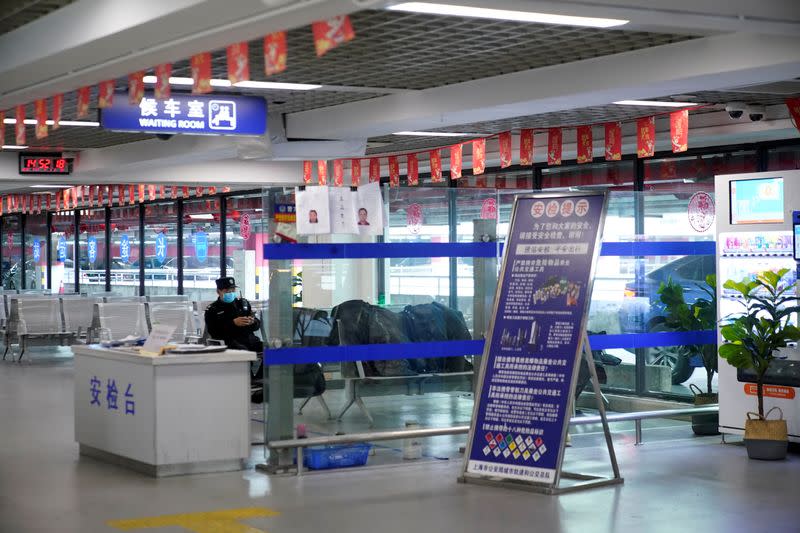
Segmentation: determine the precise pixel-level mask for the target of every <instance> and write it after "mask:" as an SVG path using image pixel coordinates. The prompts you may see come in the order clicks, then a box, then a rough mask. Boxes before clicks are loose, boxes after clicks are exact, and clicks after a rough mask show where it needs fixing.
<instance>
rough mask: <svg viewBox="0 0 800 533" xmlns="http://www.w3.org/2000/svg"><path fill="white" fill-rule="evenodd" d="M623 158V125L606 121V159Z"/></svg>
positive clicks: (617, 159)
mask: <svg viewBox="0 0 800 533" xmlns="http://www.w3.org/2000/svg"><path fill="white" fill-rule="evenodd" d="M620 159H622V125H621V124H620V123H619V122H606V161H619V160H620Z"/></svg>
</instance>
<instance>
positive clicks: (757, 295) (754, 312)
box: [719, 268, 800, 419]
mask: <svg viewBox="0 0 800 533" xmlns="http://www.w3.org/2000/svg"><path fill="white" fill-rule="evenodd" d="M787 272H789V269H787V268H784V269H781V270H779V271H778V272H771V271H769V270H767V271H764V272H761V273H759V274H758V275H757V276H756V278H755V279H754V280H751V279H749V278H745V279H743V280H742V281H734V280H728V281H726V282H725V284H724V285H723V287H725V288H726V289H729V290H733V291H736V292H737V293H739V294H740V295H741V297H742V300H741V302H740V303H741V304H742V305H743V306H744V311H743V312H742V313H739V314H736V315H732V316H731V317H726V318H725V319H724V320H723V325H722V327H721V328H720V331H721V333H722V336H723V337H724V338H725V340H727V341H728V342H727V343H725V344H723V345H722V346H720V347H719V356H720V357H722V358H723V359H725V360H726V361H728V363H730V364H731V365H732V366H734V367H735V368H737V369H742V370H748V369H752V370H754V371H755V374H756V384H757V387H758V389H757V394H758V415H759V417H760V418H761V419H763V418H764V376H765V375H766V373H767V370H768V369H769V367H770V365H771V364H772V361H774V360H775V353H776V352H777V351H778V350H779V349H781V348H784V347H786V345H787V344H788V343H789V342H792V341H797V340H800V329H798V328H797V327H795V326H792V325H790V324H788V320H789V316H790V315H791V314H792V313H796V312H798V311H800V306H797V305H794V306H791V305H787V304H788V303H789V302H791V301H793V300H795V298H796V295H795V294H794V292H793V289H794V288H795V286H796V285H797V283H791V284H789V283H787V284H786V286H785V287H783V288H780V287H779V285H780V282H781V280H782V279H783V277H784V276H785V275H786V273H787Z"/></svg>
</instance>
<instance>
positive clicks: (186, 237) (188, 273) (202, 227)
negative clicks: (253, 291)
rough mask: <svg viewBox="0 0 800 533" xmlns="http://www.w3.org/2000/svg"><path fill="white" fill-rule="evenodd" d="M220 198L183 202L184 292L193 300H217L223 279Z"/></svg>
mask: <svg viewBox="0 0 800 533" xmlns="http://www.w3.org/2000/svg"><path fill="white" fill-rule="evenodd" d="M219 221H220V209H219V199H217V198H212V199H198V200H187V201H185V202H184V203H183V293H184V294H188V295H189V298H190V299H192V300H200V301H205V300H215V299H216V298H217V289H216V285H215V283H214V280H216V279H217V278H218V277H219V276H220V262H219V261H220V259H219V258H220V251H221V250H220V227H219V226H220V224H219Z"/></svg>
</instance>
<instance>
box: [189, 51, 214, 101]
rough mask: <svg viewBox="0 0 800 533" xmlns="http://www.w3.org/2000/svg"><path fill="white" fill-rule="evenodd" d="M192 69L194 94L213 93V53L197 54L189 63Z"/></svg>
mask: <svg viewBox="0 0 800 533" xmlns="http://www.w3.org/2000/svg"><path fill="white" fill-rule="evenodd" d="M189 63H190V65H191V68H192V94H205V93H210V92H211V53H210V52H203V53H202V54H195V55H193V56H192V59H191V60H190V61H189Z"/></svg>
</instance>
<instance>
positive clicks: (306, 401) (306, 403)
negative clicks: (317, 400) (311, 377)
mask: <svg viewBox="0 0 800 533" xmlns="http://www.w3.org/2000/svg"><path fill="white" fill-rule="evenodd" d="M311 398H313V396H309V397H308V398H306V399H305V401H304V402H303V405H301V406H300V409H298V410H297V414H298V415H302V414H303V408H304V407H305V406H306V405H308V402H310V401H311Z"/></svg>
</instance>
